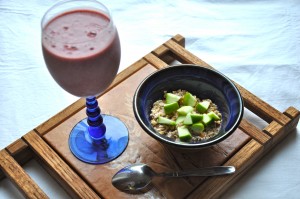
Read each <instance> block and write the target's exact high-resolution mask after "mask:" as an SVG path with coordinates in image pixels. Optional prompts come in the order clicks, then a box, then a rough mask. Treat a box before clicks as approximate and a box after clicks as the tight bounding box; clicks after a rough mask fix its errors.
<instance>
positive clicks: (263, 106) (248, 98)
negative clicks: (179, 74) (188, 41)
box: [165, 40, 290, 124]
mask: <svg viewBox="0 0 300 199" xmlns="http://www.w3.org/2000/svg"><path fill="white" fill-rule="evenodd" d="M165 45H166V46H168V47H169V48H170V50H172V52H174V53H175V54H176V55H177V56H179V57H181V58H182V59H183V60H184V61H186V62H187V63H191V64H198V65H200V66H204V67H208V68H211V69H214V68H213V67H212V66H210V65H209V64H207V63H205V62H204V61H202V60H201V59H199V58H198V57H196V56H195V55H193V54H192V53H190V52H189V51H187V50H186V49H184V48H183V47H182V46H180V45H178V44H177V43H176V42H174V41H172V40H169V41H167V42H166V44H165ZM235 84H236V86H237V87H238V89H239V91H240V92H241V95H242V96H243V99H244V102H245V107H247V108H248V109H249V110H251V111H252V112H254V113H255V114H257V115H258V116H259V117H261V118H262V119H264V120H265V121H266V122H268V123H270V122H272V121H273V120H275V121H277V122H279V123H280V124H287V123H288V122H289V121H290V119H289V118H288V117H287V116H285V115H284V114H283V113H281V112H279V111H278V110H277V109H275V108H274V107H272V106H270V105H269V104H267V103H266V102H264V101H263V100H261V99H259V98H258V97H257V96H255V95H253V94H252V93H251V92H249V91H247V90H246V89H245V88H243V87H242V86H240V85H239V84H237V83H235Z"/></svg>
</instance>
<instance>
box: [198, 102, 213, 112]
mask: <svg viewBox="0 0 300 199" xmlns="http://www.w3.org/2000/svg"><path fill="white" fill-rule="evenodd" d="M209 105H210V102H209V101H202V102H199V103H198V104H197V105H196V110H197V111H198V112H199V113H205V112H206V111H207V109H208V107H209Z"/></svg>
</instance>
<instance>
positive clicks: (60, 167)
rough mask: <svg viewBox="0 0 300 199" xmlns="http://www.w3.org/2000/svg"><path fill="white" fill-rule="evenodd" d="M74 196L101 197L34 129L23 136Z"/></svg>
mask: <svg viewBox="0 0 300 199" xmlns="http://www.w3.org/2000/svg"><path fill="white" fill-rule="evenodd" d="M22 138H23V139H24V140H25V142H26V143H27V144H28V146H29V147H30V148H31V149H32V150H33V151H34V152H35V154H36V155H37V156H38V157H39V159H40V160H41V161H42V162H44V164H45V165H46V166H47V167H49V168H51V170H52V171H54V172H55V173H56V176H58V178H59V179H60V183H61V184H62V185H63V187H64V188H65V189H66V191H67V192H68V193H69V194H70V195H71V196H72V197H73V198H100V197H99V196H98V195H97V194H96V193H95V192H94V191H93V190H92V189H91V188H90V187H89V186H88V185H87V184H86V183H85V182H84V181H83V180H82V179H81V178H80V177H79V176H78V175H77V174H76V173H75V172H74V171H73V170H72V169H71V168H70V167H69V166H68V165H67V164H66V163H65V162H64V161H63V160H62V159H61V158H60V157H59V156H58V155H57V154H56V153H55V152H54V151H53V149H52V148H51V147H49V146H48V145H47V143H46V142H44V140H43V139H42V138H41V137H40V136H39V135H38V134H37V133H36V132H34V131H31V132H29V133H27V134H26V135H24V136H23V137H22Z"/></svg>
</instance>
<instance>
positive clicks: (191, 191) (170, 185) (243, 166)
mask: <svg viewBox="0 0 300 199" xmlns="http://www.w3.org/2000/svg"><path fill="white" fill-rule="evenodd" d="M184 43H185V40H184V38H183V37H182V36H181V35H176V36H174V37H173V38H171V39H170V40H168V41H166V42H165V43H164V44H162V45H161V46H159V47H158V48H156V49H155V50H153V51H152V52H151V53H149V54H147V55H146V56H145V57H143V58H142V59H140V60H138V61H137V62H135V63H134V64H132V65H131V66H130V67H128V68H127V69H126V70H124V71H122V72H121V73H120V74H119V75H118V76H117V77H116V79H115V81H114V82H113V84H112V85H111V86H110V88H109V89H108V90H107V91H106V92H105V93H104V94H102V95H101V96H98V101H99V104H100V107H101V108H102V113H106V114H111V115H115V116H117V117H119V118H120V119H121V120H122V121H124V122H125V124H126V126H127V128H128V130H129V132H130V138H129V139H130V140H129V144H128V147H127V149H126V151H125V152H124V153H123V154H122V155H121V156H120V157H119V158H117V159H116V160H114V161H112V162H110V163H108V164H103V165H90V164H85V163H83V162H81V161H79V160H77V159H76V158H75V157H74V156H73V155H72V154H71V152H70V150H69V148H68V136H69V132H70V130H71V129H72V127H73V126H74V125H75V123H76V122H78V121H80V120H81V119H83V118H84V117H85V108H84V107H85V100H84V99H80V100H78V101H77V102H75V103H74V104H72V105H70V106H69V107H67V108H66V109H64V110H63V111H61V112H60V113H58V114H57V115H55V116H54V117H53V118H50V119H49V120H48V121H46V122H44V123H43V124H41V125H40V126H38V127H36V128H35V129H33V130H32V131H30V132H28V133H27V134H25V135H24V136H23V137H22V138H20V139H18V140H16V141H15V142H14V143H12V144H11V145H9V146H8V147H6V148H5V149H3V150H1V151H0V153H1V154H0V169H1V170H2V171H1V170H0V171H1V172H0V177H1V178H4V177H8V178H9V179H10V180H11V181H12V182H13V183H14V184H15V186H16V187H17V188H18V189H19V190H20V191H21V192H22V193H23V194H24V196H25V197H28V198H47V195H46V194H45V193H44V192H43V191H42V190H41V189H40V188H39V186H38V184H37V183H36V182H34V181H33V180H32V179H31V178H30V177H29V175H28V174H26V172H25V171H24V169H23V168H22V165H24V164H25V163H26V162H28V161H29V160H31V159H32V158H35V159H36V160H38V162H40V163H41V165H42V166H43V167H44V168H45V169H46V170H47V171H48V172H49V173H50V174H51V176H52V177H53V178H54V179H55V180H57V182H58V183H59V184H60V185H61V186H62V187H64V189H65V190H66V191H67V193H69V194H70V195H71V196H72V197H74V198H111V197H112V196H113V198H150V197H154V198H218V197H219V196H220V195H221V194H222V193H224V192H225V191H226V190H227V189H228V188H229V187H230V185H231V184H233V183H235V182H237V181H238V179H239V178H240V177H241V176H242V175H243V174H244V173H246V172H247V171H248V170H249V169H250V167H251V166H252V165H253V164H255V163H256V162H257V161H258V160H259V159H260V158H262V157H263V156H264V155H265V154H266V153H267V152H268V151H269V150H271V149H272V148H273V147H274V146H275V145H276V144H278V143H279V142H280V141H281V140H283V139H284V138H285V137H286V136H287V135H288V134H289V133H290V132H291V131H292V130H293V129H295V128H296V126H297V123H298V121H299V116H300V112H299V111H298V110H297V109H295V108H293V107H289V108H287V110H286V111H285V112H283V113H281V112H279V111H278V110H276V109H275V108H274V107H272V106H270V105H269V104H267V103H266V102H264V101H262V100H261V99H259V98H258V97H256V96H255V95H253V94H252V93H250V92H249V91H247V90H246V89H244V88H243V87H241V86H240V85H238V84H236V85H237V87H238V88H239V90H240V92H241V94H242V96H243V99H244V102H245V109H248V110H249V111H251V112H253V113H254V114H255V115H257V116H258V117H260V118H261V119H262V120H264V121H266V122H267V126H266V127H265V128H264V129H259V128H258V127H256V126H254V124H251V123H250V122H248V121H246V120H245V119H243V120H242V122H241V124H240V126H239V128H238V129H237V130H236V131H235V132H234V133H233V135H231V136H230V137H229V138H227V139H226V140H224V141H223V142H221V143H219V144H217V145H215V146H212V147H209V148H205V149H202V150H198V151H188V150H175V149H172V148H167V147H165V146H163V145H161V144H160V143H158V142H157V141H156V140H154V139H153V138H151V137H150V136H148V135H147V134H146V133H144V132H143V130H142V129H141V127H140V126H139V125H138V123H137V121H136V120H135V117H134V115H133V109H132V98H133V94H134V92H135V90H136V87H137V86H138V84H139V83H140V82H141V81H142V80H143V78H145V77H146V76H147V75H149V74H150V73H151V72H153V71H155V70H158V69H160V68H162V67H165V66H168V65H169V64H170V63H171V62H172V61H174V60H175V61H176V62H181V63H192V64H198V65H202V66H205V67H208V68H212V67H211V66H210V65H208V64H207V63H205V62H204V61H202V60H201V59H199V58H198V57H196V56H195V55H193V54H192V53H190V52H188V51H187V50H186V49H185V48H184V47H183V46H184ZM112 102H113V103H112ZM135 162H144V163H147V164H149V165H150V166H151V167H153V168H154V169H155V170H156V171H158V172H159V171H165V170H174V169H189V168H196V167H203V166H213V165H234V166H235V167H236V169H237V171H236V173H235V174H234V175H230V176H222V177H205V178H204V177H191V178H181V179H159V180H156V181H155V182H154V187H153V189H151V190H150V191H149V192H147V193H144V194H139V195H129V194H126V193H123V192H120V191H118V190H117V189H115V188H114V187H113V186H112V184H111V178H112V176H113V175H114V174H115V173H116V172H117V171H118V170H119V169H121V168H122V167H124V166H126V165H128V164H131V163H135Z"/></svg>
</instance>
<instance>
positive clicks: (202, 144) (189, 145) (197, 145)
mask: <svg viewBox="0 0 300 199" xmlns="http://www.w3.org/2000/svg"><path fill="white" fill-rule="evenodd" d="M174 67H178V68H182V67H192V68H196V67H197V68H202V69H204V70H207V71H210V72H212V73H215V74H217V75H219V76H221V77H222V78H224V79H225V80H226V81H227V82H228V83H229V84H230V85H231V86H232V88H233V89H234V90H235V92H236V93H237V96H238V101H239V104H240V105H241V106H240V108H239V111H238V113H239V114H238V116H237V120H236V121H235V122H234V124H233V125H232V127H231V128H230V129H228V130H227V131H226V133H224V135H222V136H220V137H218V138H216V139H213V140H209V141H204V142H199V143H185V142H175V141H171V140H168V139H164V138H163V137H162V136H160V135H158V133H156V132H153V131H152V130H151V129H149V127H148V126H147V125H146V124H145V123H144V122H143V120H142V118H141V117H140V115H139V114H138V110H137V96H138V94H139V92H140V90H141V88H142V86H143V85H144V83H145V82H146V81H148V80H149V79H150V78H151V77H153V76H155V75H157V74H158V73H160V72H161V71H165V70H172V68H174ZM133 112H134V115H135V117H136V119H137V121H138V123H139V124H140V126H141V127H142V129H143V130H144V131H145V132H146V133H147V134H148V135H150V136H151V137H153V138H154V139H157V140H159V141H162V142H164V143H166V144H168V145H171V146H176V147H180V148H204V147H208V146H211V145H214V144H216V143H219V142H221V141H222V140H224V139H226V138H227V137H229V136H230V135H231V134H232V133H233V132H234V131H235V130H236V129H237V128H238V126H239V124H240V122H241V120H242V118H243V114H244V102H243V97H242V95H241V93H240V91H239V89H238V88H237V87H236V85H235V84H234V83H233V81H232V80H230V79H229V78H228V77H227V76H226V75H224V74H223V73H221V72H219V71H217V70H215V69H210V68H207V67H205V66H201V65H199V64H176V65H169V66H166V67H164V68H161V69H159V70H156V71H154V72H152V73H150V74H149V75H148V76H146V77H145V78H144V79H143V81H141V82H140V84H139V85H138V87H137V89H136V91H135V93H134V96H133Z"/></svg>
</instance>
